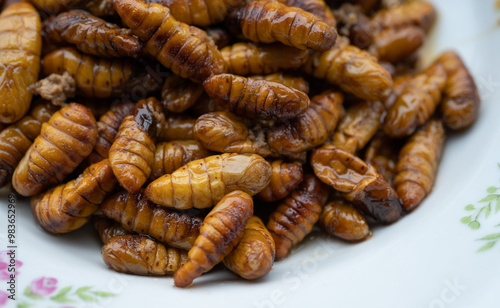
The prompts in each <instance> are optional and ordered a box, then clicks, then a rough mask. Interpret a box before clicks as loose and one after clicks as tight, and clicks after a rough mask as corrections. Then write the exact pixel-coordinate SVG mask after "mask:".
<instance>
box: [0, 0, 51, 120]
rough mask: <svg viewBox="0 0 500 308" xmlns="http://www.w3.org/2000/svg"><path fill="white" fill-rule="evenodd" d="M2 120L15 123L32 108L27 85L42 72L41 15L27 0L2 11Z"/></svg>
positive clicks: (0, 112)
mask: <svg viewBox="0 0 500 308" xmlns="http://www.w3.org/2000/svg"><path fill="white" fill-rule="evenodd" d="M0 24H1V26H0V35H1V37H2V39H0V122H3V123H13V122H16V121H17V120H19V119H21V118H22V117H23V116H24V115H25V114H26V112H28V110H29V108H30V103H31V98H32V94H31V92H29V91H28V86H29V85H31V84H32V83H34V82H35V81H37V78H38V73H39V72H40V53H41V51H42V36H41V28H42V25H41V22H40V16H39V15H38V12H37V11H36V9H35V8H34V7H33V6H32V5H31V4H29V3H27V2H18V3H14V4H12V5H10V6H9V7H7V8H6V9H5V10H4V11H2V13H1V14H0Z"/></svg>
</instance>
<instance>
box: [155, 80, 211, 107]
mask: <svg viewBox="0 0 500 308" xmlns="http://www.w3.org/2000/svg"><path fill="white" fill-rule="evenodd" d="M203 93H204V91H203V87H202V86H201V85H200V84H198V83H195V82H192V81H191V80H189V79H186V78H182V77H179V76H177V75H175V74H170V75H169V76H168V77H167V78H166V79H165V83H164V84H163V87H162V89H161V104H162V106H163V109H164V110H168V111H171V112H176V113H181V112H184V111H186V110H187V109H189V108H191V107H192V106H193V105H194V104H195V103H196V101H197V100H198V99H199V98H200V97H201V95H202V94H203Z"/></svg>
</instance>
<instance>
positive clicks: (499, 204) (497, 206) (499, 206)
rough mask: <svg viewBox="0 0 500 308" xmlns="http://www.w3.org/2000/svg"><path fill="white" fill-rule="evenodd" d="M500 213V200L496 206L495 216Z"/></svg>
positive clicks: (499, 199)
mask: <svg viewBox="0 0 500 308" xmlns="http://www.w3.org/2000/svg"><path fill="white" fill-rule="evenodd" d="M498 211H500V198H498V199H497V204H496V205H495V214H496V213H498Z"/></svg>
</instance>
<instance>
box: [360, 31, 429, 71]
mask: <svg viewBox="0 0 500 308" xmlns="http://www.w3.org/2000/svg"><path fill="white" fill-rule="evenodd" d="M424 40H425V32H424V30H422V28H420V27H416V26H407V27H404V28H401V29H394V28H389V29H385V30H383V31H380V32H379V33H377V34H376V35H375V36H374V38H373V44H372V45H371V46H370V49H369V50H370V53H371V54H373V55H374V56H375V57H377V59H379V61H387V62H390V63H396V62H399V61H402V60H404V59H406V58H408V57H409V56H411V55H412V54H414V53H415V52H416V51H417V50H418V49H419V48H420V47H421V46H422V45H423V44H424Z"/></svg>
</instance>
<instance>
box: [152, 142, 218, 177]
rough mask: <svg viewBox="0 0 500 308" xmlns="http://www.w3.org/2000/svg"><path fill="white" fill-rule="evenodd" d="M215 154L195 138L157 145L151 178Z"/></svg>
mask: <svg viewBox="0 0 500 308" xmlns="http://www.w3.org/2000/svg"><path fill="white" fill-rule="evenodd" d="M210 155H213V153H212V152H210V151H208V150H206V149H205V148H204V147H202V146H201V145H200V144H199V143H198V142H197V141H195V140H176V141H170V142H161V143H158V144H157V145H156V152H155V157H154V160H153V168H152V172H151V175H150V177H149V179H150V180H151V181H153V180H156V179H157V178H159V177H160V176H162V175H164V174H169V173H172V172H174V171H175V170H177V169H179V168H180V167H182V166H184V165H185V164H187V163H189V162H190V161H193V160H197V159H202V158H204V157H207V156H210Z"/></svg>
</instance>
